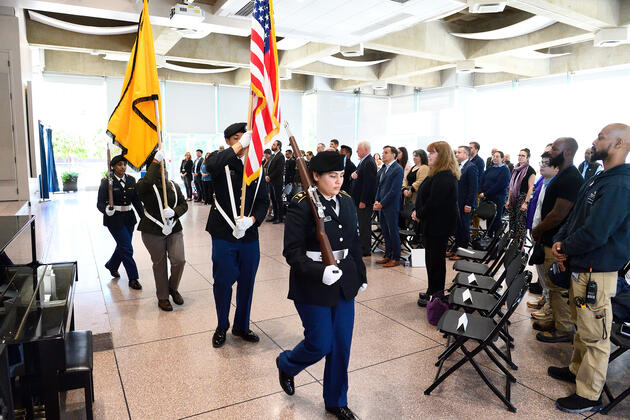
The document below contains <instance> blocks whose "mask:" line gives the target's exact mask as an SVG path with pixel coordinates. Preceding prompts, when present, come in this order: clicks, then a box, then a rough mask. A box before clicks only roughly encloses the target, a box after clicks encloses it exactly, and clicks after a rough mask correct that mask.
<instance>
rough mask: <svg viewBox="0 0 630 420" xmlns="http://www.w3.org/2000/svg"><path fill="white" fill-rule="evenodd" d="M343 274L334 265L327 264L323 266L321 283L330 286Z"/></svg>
mask: <svg viewBox="0 0 630 420" xmlns="http://www.w3.org/2000/svg"><path fill="white" fill-rule="evenodd" d="M342 275H343V271H341V269H340V268H339V267H335V266H334V265H327V266H326V268H324V275H323V276H322V283H324V284H325V285H326V286H331V285H333V284H335V283H336V282H337V280H339V279H340V278H341V276H342Z"/></svg>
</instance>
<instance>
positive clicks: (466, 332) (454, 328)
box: [424, 271, 532, 412]
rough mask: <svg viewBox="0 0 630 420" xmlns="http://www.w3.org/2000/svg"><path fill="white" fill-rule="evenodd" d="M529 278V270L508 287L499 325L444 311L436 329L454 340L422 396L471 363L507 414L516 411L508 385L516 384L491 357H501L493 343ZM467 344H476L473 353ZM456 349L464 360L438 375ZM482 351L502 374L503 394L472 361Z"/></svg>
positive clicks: (439, 361) (489, 318)
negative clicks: (462, 319)
mask: <svg viewBox="0 0 630 420" xmlns="http://www.w3.org/2000/svg"><path fill="white" fill-rule="evenodd" d="M531 277H532V274H531V273H530V272H529V271H525V272H523V273H521V274H519V275H518V276H516V278H515V279H514V281H513V282H512V285H511V287H509V288H508V290H507V292H506V293H507V298H506V304H507V307H508V310H507V311H506V312H505V314H504V315H503V316H502V317H501V319H500V320H499V321H498V322H497V321H495V320H494V318H492V317H485V316H479V315H473V314H463V313H462V312H459V311H454V310H449V311H446V312H445V313H444V315H442V318H440V321H439V323H438V328H439V330H440V331H441V332H443V333H445V334H447V335H448V336H449V337H453V338H455V341H454V342H453V343H452V344H450V345H449V346H448V348H447V350H446V351H445V352H444V353H442V356H441V360H440V359H439V360H438V363H439V367H438V371H437V373H436V376H435V381H434V382H433V383H432V384H431V386H429V387H428V388H427V389H426V390H425V391H424V394H425V395H429V394H430V393H431V392H432V391H433V390H434V389H435V388H437V387H438V385H440V384H441V383H442V382H443V381H444V380H445V379H446V378H448V377H449V376H450V375H451V374H452V373H453V372H455V371H456V370H457V369H459V368H460V367H462V366H463V365H464V364H465V363H466V362H470V364H471V365H472V367H473V368H474V369H475V371H477V374H479V376H480V377H481V379H482V380H483V381H484V382H485V384H486V385H487V386H488V388H490V389H491V390H492V392H494V394H495V395H496V396H497V397H499V399H500V400H501V401H502V402H503V403H504V404H505V405H506V407H507V408H508V409H509V410H510V411H512V412H516V407H514V405H513V404H512V403H511V402H510V391H511V389H510V386H511V383H512V382H516V378H515V377H514V376H513V375H512V374H511V373H510V372H509V370H508V369H507V368H506V367H505V366H504V365H503V363H501V362H500V361H499V360H498V359H497V358H496V357H495V355H494V354H493V352H494V353H496V354H497V355H499V356H500V357H501V355H502V352H501V350H499V349H498V348H497V346H496V345H495V344H494V341H495V340H496V339H497V338H498V337H499V334H500V332H501V331H502V330H503V328H504V327H505V324H506V323H507V322H508V320H509V318H510V317H511V316H512V314H513V313H514V311H515V310H516V308H517V306H518V304H519V303H520V302H521V300H522V299H523V296H524V295H525V292H526V291H527V287H528V285H529V282H530V281H531ZM463 315H465V316H466V317H467V320H468V325H467V326H466V327H465V328H461V327H460V326H459V319H460V317H461V316H463ZM468 341H473V342H476V344H477V346H476V347H475V348H474V349H472V350H468V349H467V348H466V346H465V344H466V343H467V342H468ZM457 350H461V352H462V353H464V357H463V358H462V359H460V360H459V361H458V362H457V363H455V364H454V365H453V366H451V367H450V368H449V369H448V370H446V372H444V373H443V374H442V375H440V372H441V370H442V366H443V364H444V362H445V361H446V360H447V359H448V358H449V357H450V356H451V355H453V354H454V353H455V352H456V351H457ZM490 350H492V351H490ZM482 351H483V352H484V353H485V354H486V355H487V356H488V357H489V358H490V360H491V361H492V362H493V363H494V364H495V365H496V366H497V367H498V368H499V370H501V372H503V374H504V375H505V394H502V393H501V391H499V390H498V389H497V387H496V386H494V384H492V382H490V379H488V377H487V376H486V374H485V373H484V372H483V371H482V370H481V367H480V366H479V365H478V364H477V362H476V361H475V360H474V358H475V356H477V355H478V354H479V353H481V352H482ZM501 358H503V357H501Z"/></svg>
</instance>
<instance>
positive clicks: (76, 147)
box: [53, 131, 88, 191]
mask: <svg viewBox="0 0 630 420" xmlns="http://www.w3.org/2000/svg"><path fill="white" fill-rule="evenodd" d="M86 143H87V142H86V140H85V138H84V137H82V136H80V135H71V134H68V133H65V132H63V131H61V132H55V134H54V136H53V148H54V150H55V154H56V155H57V156H59V157H60V158H63V160H65V161H66V163H67V165H68V166H67V170H66V171H64V172H63V173H62V175H61V181H62V182H63V191H77V180H78V178H79V174H78V173H77V172H73V171H72V160H73V158H74V159H79V160H81V159H86V158H87V157H88V153H87V144H86Z"/></svg>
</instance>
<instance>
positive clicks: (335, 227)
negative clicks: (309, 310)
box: [282, 191, 367, 306]
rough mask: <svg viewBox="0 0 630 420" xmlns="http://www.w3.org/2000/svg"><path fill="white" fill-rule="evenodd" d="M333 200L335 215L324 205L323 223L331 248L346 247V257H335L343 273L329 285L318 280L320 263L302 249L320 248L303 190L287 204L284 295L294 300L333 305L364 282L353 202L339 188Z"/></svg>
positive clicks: (356, 290)
mask: <svg viewBox="0 0 630 420" xmlns="http://www.w3.org/2000/svg"><path fill="white" fill-rule="evenodd" d="M337 199H338V204H337V205H338V206H339V216H337V214H336V213H335V210H333V209H332V208H331V207H329V206H326V207H325V210H324V214H325V216H326V220H327V221H326V222H325V223H324V226H325V228H326V234H327V235H328V239H329V241H330V245H331V247H332V249H333V251H338V250H342V249H348V256H346V258H344V259H343V260H338V262H337V266H338V267H339V268H340V269H341V270H342V271H343V275H342V276H341V278H340V279H339V280H338V281H337V282H335V283H334V284H332V285H331V286H327V285H325V284H324V283H322V276H323V274H324V268H325V267H324V264H323V263H322V262H319V261H313V260H312V259H311V258H309V257H307V256H306V251H316V252H319V251H320V248H319V242H318V241H317V236H316V235H315V220H314V218H313V213H312V210H311V207H310V204H309V200H308V197H307V196H306V194H305V193H304V192H303V191H302V192H299V193H298V194H296V195H295V196H294V197H293V199H292V200H291V203H290V204H289V209H288V212H287V217H286V220H285V225H284V251H283V253H282V254H283V255H284V257H285V258H286V260H287V263H288V264H289V265H290V266H291V271H290V274H289V296H288V297H289V299H292V300H293V301H295V302H296V303H304V304H310V305H320V306H336V305H337V303H338V301H339V296H340V295H343V297H344V299H345V300H351V299H353V298H354V297H355V296H356V295H357V292H358V290H359V288H360V287H361V285H362V284H363V283H367V276H366V273H365V264H364V263H363V259H362V255H363V251H362V249H361V242H360V241H359V234H358V230H357V213H356V208H355V206H354V202H353V200H352V198H351V197H350V196H349V195H348V194H347V193H345V192H343V191H342V192H340V193H339V194H338V195H337Z"/></svg>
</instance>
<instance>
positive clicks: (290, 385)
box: [276, 356, 295, 395]
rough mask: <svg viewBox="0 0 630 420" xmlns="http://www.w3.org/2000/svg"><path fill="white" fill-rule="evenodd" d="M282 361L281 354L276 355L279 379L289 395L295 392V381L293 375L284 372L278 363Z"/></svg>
mask: <svg viewBox="0 0 630 420" xmlns="http://www.w3.org/2000/svg"><path fill="white" fill-rule="evenodd" d="M279 362H280V356H278V357H276V366H277V367H278V380H279V381H280V386H281V387H282V390H283V391H284V392H286V393H287V394H289V395H293V394H295V383H294V381H293V376H289V375H287V374H286V373H284V372H283V371H282V370H281V369H280V366H279V365H278V363H279Z"/></svg>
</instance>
